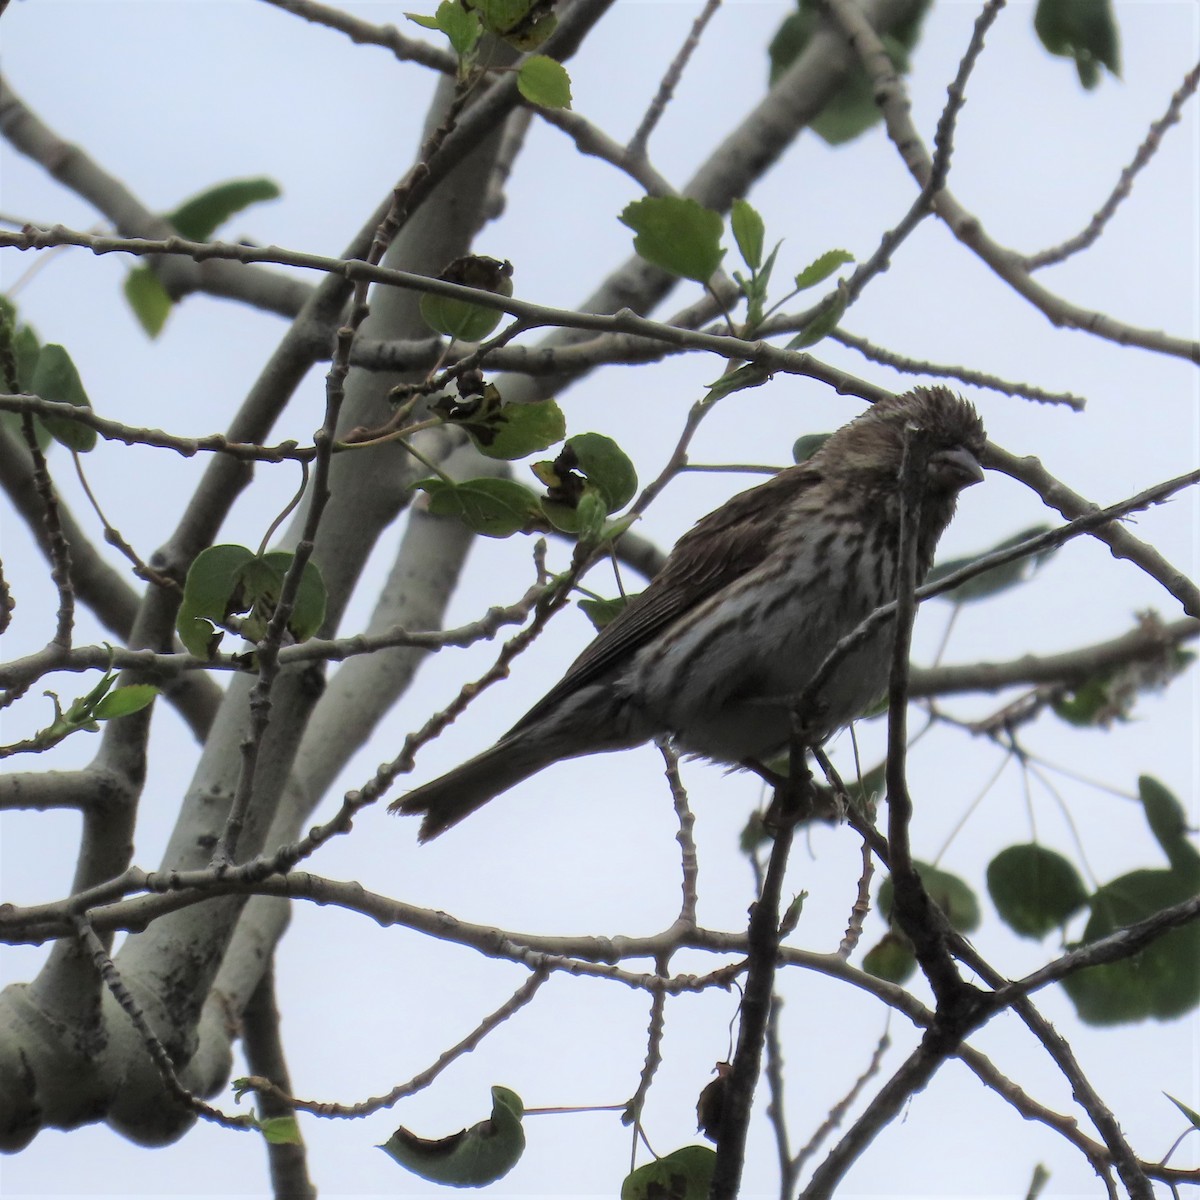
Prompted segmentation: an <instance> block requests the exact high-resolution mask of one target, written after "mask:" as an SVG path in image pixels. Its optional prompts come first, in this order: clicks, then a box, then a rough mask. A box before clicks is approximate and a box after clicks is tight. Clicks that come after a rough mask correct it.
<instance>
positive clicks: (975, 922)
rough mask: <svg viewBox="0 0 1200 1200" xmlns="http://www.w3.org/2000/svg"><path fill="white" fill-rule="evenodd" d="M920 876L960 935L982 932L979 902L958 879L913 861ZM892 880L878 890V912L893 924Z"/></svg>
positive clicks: (889, 877) (964, 883)
mask: <svg viewBox="0 0 1200 1200" xmlns="http://www.w3.org/2000/svg"><path fill="white" fill-rule="evenodd" d="M913 866H914V867H916V869H917V874H918V875H920V876H921V882H922V883H923V884H924V885H925V890H926V891H927V892H928V893H929V898H930V899H931V900H932V901H933V902H934V903H935V904H936V905H937V906H938V907H939V908H940V909H941V910H942V912H944V913H945V914H946V919H947V920H948V921H949V922H950V924H951V925H952V926H953V927H954V928H955V929H957V930H958V932H959V933H973V932H974V931H975V930H976V929H978V928H979V922H980V920H981V913H980V911H979V899H978V897H976V895H975V893H974V891H972V889H971V888H970V886H969V885H968V884H967V883H966V882H965V881H964V880H962V879H960V878H959V877H958V876H957V875H952V874H951V873H950V872H949V871H943V870H941V868H939V867H931V866H930V865H929V864H928V863H923V862H918V861H916V860H915V859H914V860H913ZM892 891H893V885H892V877H891V876H890V875H889V876H888V877H887V878H886V879H885V880H884V881H883V883H882V884H881V885H880V888H879V901H878V905H879V911H880V912H881V913H883V915H884V916H885V917H886V918H887V919H888V920H889V921H891V920H892V911H893V909H892V905H893V895H892Z"/></svg>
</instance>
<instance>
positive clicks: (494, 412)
mask: <svg viewBox="0 0 1200 1200" xmlns="http://www.w3.org/2000/svg"><path fill="white" fill-rule="evenodd" d="M434 411H435V412H437V413H439V415H441V416H444V417H445V418H446V419H447V420H448V421H450V422H451V423H452V424H455V425H460V426H462V427H463V428H464V429H465V430H466V431H467V433H468V434H470V436H471V440H472V441H473V442H474V443H475V447H476V449H477V450H478V451H479V452H480V453H481V454H484V455H486V456H487V457H488V458H497V459H502V460H505V461H508V462H511V461H513V460H514V459H518V458H524V457H525V456H526V455H529V454H535V453H536V452H537V451H539V450H545V449H546V448H547V447H549V446H553V445H554V443H555V442H561V441H562V439H563V437H565V436H566V432H567V422H566V418H565V417H564V416H563V414H562V409H560V408H559V407H558V404H557V403H556V402H555V401H554V400H539V401H536V402H535V403H533V404H505V403H504V401H503V399H502V398H501V396H500V393H499V391H497V390H496V388H495V387H494V386H493V385H492V384H488V385H487V386H486V388H485V389H484V394H483V395H482V396H480V397H472V399H471V400H469V401H464V402H462V403H455V404H443V403H442V402H439V403H438V404H435V405H434Z"/></svg>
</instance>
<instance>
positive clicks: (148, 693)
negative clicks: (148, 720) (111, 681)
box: [94, 683, 160, 721]
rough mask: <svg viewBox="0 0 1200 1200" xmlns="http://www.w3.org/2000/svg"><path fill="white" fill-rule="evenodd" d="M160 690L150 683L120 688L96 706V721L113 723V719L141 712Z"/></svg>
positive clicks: (133, 684)
mask: <svg viewBox="0 0 1200 1200" xmlns="http://www.w3.org/2000/svg"><path fill="white" fill-rule="evenodd" d="M159 690H160V689H159V688H156V687H155V686H154V685H153V684H150V683H132V684H130V685H129V686H128V687H119V688H117V690H116V691H114V692H109V693H108V695H107V696H105V697H104V698H103V699H102V700H101V701H100V703H99V704H97V705H96V707H95V710H94V715H95V717H96V720H97V721H111V720H112V718H113V717H127V716H128V715H129V714H130V713H135V712H140V711H141V710H142V709H143V708H145V707H146V706H147V705H148V704H150V703H151V702H152V701H153V700H154V697H155V696H157V695H158V693H159Z"/></svg>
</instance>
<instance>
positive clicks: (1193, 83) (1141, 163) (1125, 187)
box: [1021, 63, 1200, 271]
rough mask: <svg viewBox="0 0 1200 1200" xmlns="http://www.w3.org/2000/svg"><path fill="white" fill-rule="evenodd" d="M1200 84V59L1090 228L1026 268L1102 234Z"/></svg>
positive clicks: (1059, 257)
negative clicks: (1164, 135)
mask: <svg viewBox="0 0 1200 1200" xmlns="http://www.w3.org/2000/svg"><path fill="white" fill-rule="evenodd" d="M1198 85H1200V63H1197V64H1196V65H1195V66H1194V67H1193V68H1192V69H1191V70H1190V71H1189V72H1188V73H1187V74H1186V75H1185V76H1184V77H1183V82H1182V83H1181V84H1180V85H1179V88H1178V90H1177V91H1176V92H1175V94H1174V95H1173V96H1172V97H1171V102H1170V103H1169V104H1168V105H1167V111H1166V112H1164V113H1163V115H1162V116H1161V117H1159V119H1158V120H1157V121H1155V122H1154V124H1153V125H1151V126H1150V130H1149V132H1148V133H1147V134H1146V138H1145V140H1144V141H1143V142H1142V144H1141V145H1140V146H1139V147H1138V148H1137V153H1136V154H1135V155H1134V156H1133V161H1132V162H1130V163H1129V165H1128V166H1126V167H1125V168H1124V169H1123V170H1122V171H1121V175H1120V178H1119V179H1118V180H1117V185H1116V187H1114V188H1113V190H1112V194H1111V195H1110V196H1109V197H1108V199H1107V200H1105V202H1104V203H1103V204H1102V205H1101V206H1100V208H1099V210H1098V211H1097V212H1096V214H1095V216H1093V217H1092V219H1091V220H1090V221H1089V222H1088V225H1087V228H1085V229H1084V230H1082V231H1081V232H1080V233H1077V234H1076V235H1075V236H1074V237H1072V238H1068V239H1067V240H1066V241H1065V242H1062V243H1060V244H1059V245H1057V246H1051V247H1050V248H1049V249H1047V250H1041V251H1039V252H1038V253H1037V254H1028V255H1026V256H1025V258H1024V259H1022V262H1021V265H1022V266H1023V267H1024V268H1025V270H1027V271H1039V270H1041V268H1042V267H1048V266H1050V265H1052V264H1053V263H1060V262H1064V261H1065V260H1066V259H1068V258H1070V257H1071V255H1072V254H1078V253H1079V251H1080V250H1086V249H1087V248H1088V247H1089V246H1091V245H1092V244H1093V243H1094V242H1095V241H1096V240H1097V239H1098V238H1099V237H1100V235H1101V234H1102V233H1103V232H1104V227H1105V226H1106V225H1107V224H1108V222H1109V221H1110V220H1111V219H1112V217H1113V214H1114V213H1115V212H1116V211H1117V209H1118V208H1119V207H1120V206H1121V203H1122V202H1123V201H1124V200H1126V199H1127V198H1128V196H1129V194H1130V193H1131V192H1132V191H1133V181H1134V180H1135V179H1136V178H1137V176H1138V173H1139V172H1140V171H1141V170H1142V168H1143V167H1145V166H1146V165H1147V164H1148V163H1149V162H1150V160H1151V159H1152V158H1153V157H1154V155H1155V154H1156V153H1157V152H1158V148H1159V146H1160V145H1161V144H1162V139H1163V134H1165V133H1166V132H1167V130H1168V129H1170V127H1171V126H1172V125H1174V124H1175V123H1176V122H1177V121H1178V120H1179V114H1180V112H1181V111H1182V110H1183V106H1184V105H1185V104H1186V103H1187V102H1188V100H1189V99H1190V98H1191V97H1192V96H1193V95H1194V94H1195V92H1196V87H1197V86H1198Z"/></svg>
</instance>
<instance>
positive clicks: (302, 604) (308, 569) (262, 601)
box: [235, 550, 326, 642]
mask: <svg viewBox="0 0 1200 1200" xmlns="http://www.w3.org/2000/svg"><path fill="white" fill-rule="evenodd" d="M294 558H295V555H294V554H293V553H292V552H291V551H290V550H268V551H267V553H266V554H264V555H263V556H262V557H261V558H252V559H251V560H250V561H249V562H247V563H245V564H244V565H243V566H242V567H241V568H240V569H239V570H238V571H237V572H236V573H235V578H236V583H237V585H238V586H240V589H241V593H242V605H243V607H242V609H241V610H240V611H243V612H247V611H248V613H249V615H248V616H247V617H246V619H245V620H244V621H243V623H242V636H243V637H245V638H247V639H248V640H249V641H252V642H257V641H260V640H261V639H262V638H263V637H264V636H265V635H266V632H267V626H268V624H270V621H271V616H272V614H273V613H274V611H275V609H276V607H277V605H278V604H279V596H280V593H281V591H282V589H283V581H284V576H286V575H287V573H288V571H289V570H290V569H291V566H292V561H293V559H294ZM325 603H326V594H325V581H324V580H323V579H322V578H321V572H320V570H319V569H318V567H317V564H316V563H315V562H313V561H312V559H311V558H310V559H308V560H307V561H306V562H305V564H304V569H303V570H302V572H301V574H300V586H299V588H298V589H297V591H296V598H295V601H294V602H293V604H292V611H291V614H290V616H289V617H288V622H287V632H288V633H289V634H291V636H292V638H293V639H294V640H295V641H297V642H303V641H307V640H308V639H309V638H310V637H312V636H313V634H314V633H316V632H317V630H318V629H320V628H321V622H322V621H324V620H325Z"/></svg>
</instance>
